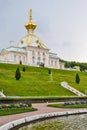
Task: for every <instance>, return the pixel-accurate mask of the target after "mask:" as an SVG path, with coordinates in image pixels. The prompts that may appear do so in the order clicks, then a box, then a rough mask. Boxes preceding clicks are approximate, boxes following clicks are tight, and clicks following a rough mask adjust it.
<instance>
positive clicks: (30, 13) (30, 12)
mask: <svg viewBox="0 0 87 130" xmlns="http://www.w3.org/2000/svg"><path fill="white" fill-rule="evenodd" d="M29 15H30V21H32V9H30V11H29Z"/></svg>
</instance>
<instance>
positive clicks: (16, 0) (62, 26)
mask: <svg viewBox="0 0 87 130" xmlns="http://www.w3.org/2000/svg"><path fill="white" fill-rule="evenodd" d="M30 9H32V11H33V21H34V22H35V23H36V24H37V28H36V30H35V34H36V35H37V36H39V37H40V38H41V39H42V41H43V42H44V43H45V44H46V45H47V46H48V47H49V48H50V49H51V52H54V53H57V54H58V57H60V58H61V59H63V60H67V61H76V62H77V61H79V62H87V0H0V50H1V49H3V48H6V47H8V46H9V45H10V44H9V42H10V41H14V44H15V45H16V44H17V43H18V42H19V40H20V39H21V38H22V37H23V36H25V35H26V34H27V31H26V29H25V27H24V25H25V24H26V23H27V22H28V19H29V15H28V12H29V10H30Z"/></svg>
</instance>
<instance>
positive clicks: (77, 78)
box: [76, 73, 80, 84]
mask: <svg viewBox="0 0 87 130" xmlns="http://www.w3.org/2000/svg"><path fill="white" fill-rule="evenodd" d="M76 83H77V84H79V83H80V78H79V75H78V73H77V74H76Z"/></svg>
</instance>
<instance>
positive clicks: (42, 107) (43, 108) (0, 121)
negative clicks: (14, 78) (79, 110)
mask: <svg viewBox="0 0 87 130" xmlns="http://www.w3.org/2000/svg"><path fill="white" fill-rule="evenodd" d="M47 105H48V103H37V104H32V106H33V107H34V108H37V109H38V110H37V111H33V112H26V113H21V114H14V115H7V116H1V117H0V126H2V125H4V124H6V123H8V122H11V121H14V120H17V119H21V118H24V117H29V116H33V115H38V114H44V113H51V112H62V111H68V110H69V111H70V110H71V111H72V110H75V109H64V108H53V107H47Z"/></svg>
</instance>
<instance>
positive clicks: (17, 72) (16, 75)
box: [15, 68, 21, 80]
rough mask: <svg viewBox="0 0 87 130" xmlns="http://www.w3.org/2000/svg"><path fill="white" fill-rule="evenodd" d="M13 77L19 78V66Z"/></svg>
mask: <svg viewBox="0 0 87 130" xmlns="http://www.w3.org/2000/svg"><path fill="white" fill-rule="evenodd" d="M15 78H16V80H19V79H20V78H21V73H20V70H19V68H17V70H16V73H15Z"/></svg>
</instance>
